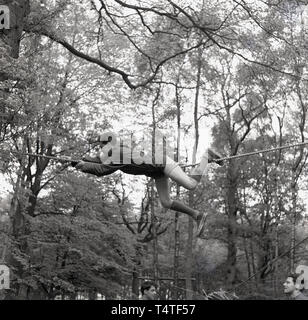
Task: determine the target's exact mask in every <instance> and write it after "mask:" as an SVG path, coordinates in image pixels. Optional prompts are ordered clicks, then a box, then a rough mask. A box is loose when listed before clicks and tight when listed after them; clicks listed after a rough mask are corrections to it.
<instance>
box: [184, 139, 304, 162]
mask: <svg viewBox="0 0 308 320" xmlns="http://www.w3.org/2000/svg"><path fill="white" fill-rule="evenodd" d="M307 144H308V142H301V143H295V144H290V145H285V146H281V147H275V148H269V149H263V150H258V151H252V152H248V153H242V154H237V155H234V156H228V157H224V158H219V159H213V160H212V161H214V162H220V161H225V160H231V159H237V158H242V157H249V156H252V155H255V154H259V153H267V152H272V151H276V150H283V149H288V148H295V147H301V146H304V145H307ZM196 165H198V163H196V164H188V165H184V166H183V167H192V166H196Z"/></svg>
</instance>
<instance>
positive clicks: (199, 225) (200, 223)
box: [196, 213, 207, 237]
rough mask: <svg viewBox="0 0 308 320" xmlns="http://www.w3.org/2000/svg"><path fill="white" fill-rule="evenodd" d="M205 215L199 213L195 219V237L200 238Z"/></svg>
mask: <svg viewBox="0 0 308 320" xmlns="http://www.w3.org/2000/svg"><path fill="white" fill-rule="evenodd" d="M206 217H207V213H203V214H202V213H200V214H199V215H198V218H197V234H196V235H197V237H200V236H201V235H202V233H203V230H204V225H205V221H206Z"/></svg>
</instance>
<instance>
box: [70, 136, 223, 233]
mask: <svg viewBox="0 0 308 320" xmlns="http://www.w3.org/2000/svg"><path fill="white" fill-rule="evenodd" d="M90 143H92V144H96V145H99V146H100V150H99V152H98V154H97V156H96V157H90V156H87V157H85V158H83V159H82V161H80V162H72V165H73V166H74V167H75V168H76V169H78V170H81V171H82V172H85V173H90V174H93V175H96V176H98V177H102V176H105V175H109V174H112V173H114V172H116V171H117V170H120V171H122V172H124V173H127V174H133V175H145V176H147V177H151V178H153V179H154V180H155V184H156V189H157V192H158V195H159V199H160V202H161V204H162V206H163V207H165V208H167V209H171V210H174V211H177V212H182V213H185V214H188V215H189V216H191V217H192V218H193V219H194V220H195V221H196V222H197V236H200V235H201V234H202V232H203V229H204V224H205V220H206V216H207V214H206V213H201V212H198V211H197V210H194V209H192V208H190V207H189V206H187V205H185V204H184V203H183V202H180V201H178V200H173V199H171V198H170V187H169V179H171V180H173V181H174V182H176V183H178V184H179V185H180V186H182V187H184V188H186V189H188V190H194V189H195V188H196V186H197V185H198V183H199V182H200V180H201V178H202V176H203V175H204V173H205V172H206V169H207V165H208V163H209V162H216V163H217V164H219V165H222V162H219V161H217V159H220V158H221V155H220V154H219V153H217V152H216V151H214V150H213V149H208V150H207V151H206V152H205V153H204V154H203V156H202V157H201V160H200V163H199V164H198V165H197V166H195V168H193V169H192V171H191V172H190V174H189V175H187V174H186V173H185V172H184V171H183V170H182V168H181V167H180V166H179V163H177V162H175V161H174V160H172V157H170V156H168V155H166V150H165V143H163V145H164V146H160V147H158V148H155V152H151V153H148V152H146V151H145V150H144V148H143V149H142V150H141V149H138V148H132V147H129V146H128V145H126V144H123V142H121V143H117V139H116V137H115V135H114V134H112V133H105V134H103V135H100V136H98V137H96V138H94V139H93V138H92V139H91V141H90ZM155 153H156V154H155ZM157 154H159V155H161V157H160V159H158V157H157ZM157 160H159V161H157Z"/></svg>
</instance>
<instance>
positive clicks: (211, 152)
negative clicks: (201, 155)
mask: <svg viewBox="0 0 308 320" xmlns="http://www.w3.org/2000/svg"><path fill="white" fill-rule="evenodd" d="M208 157H209V160H208V161H209V162H215V163H217V164H218V165H219V166H223V160H221V161H217V160H219V159H221V158H222V155H221V154H220V153H218V152H217V151H216V150H215V149H211V148H208Z"/></svg>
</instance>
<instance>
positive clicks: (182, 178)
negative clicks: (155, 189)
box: [164, 157, 198, 190]
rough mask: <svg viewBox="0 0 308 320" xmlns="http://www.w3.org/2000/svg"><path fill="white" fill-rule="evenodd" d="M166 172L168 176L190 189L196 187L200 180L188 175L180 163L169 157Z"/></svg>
mask: <svg viewBox="0 0 308 320" xmlns="http://www.w3.org/2000/svg"><path fill="white" fill-rule="evenodd" d="M164 173H165V175H166V176H167V177H169V178H170V179H172V180H173V181H174V182H176V183H178V184H179V185H180V186H182V187H184V188H185V189H188V190H193V189H195V188H196V186H197V184H198V181H197V180H195V179H193V178H192V177H190V176H188V175H187V174H186V173H185V172H184V171H183V170H182V168H181V167H180V166H179V164H178V163H177V162H175V161H173V160H172V159H171V158H169V157H167V160H166V165H165V169H164Z"/></svg>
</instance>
